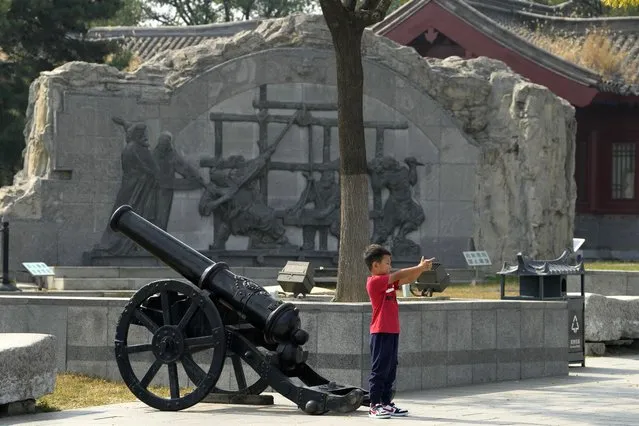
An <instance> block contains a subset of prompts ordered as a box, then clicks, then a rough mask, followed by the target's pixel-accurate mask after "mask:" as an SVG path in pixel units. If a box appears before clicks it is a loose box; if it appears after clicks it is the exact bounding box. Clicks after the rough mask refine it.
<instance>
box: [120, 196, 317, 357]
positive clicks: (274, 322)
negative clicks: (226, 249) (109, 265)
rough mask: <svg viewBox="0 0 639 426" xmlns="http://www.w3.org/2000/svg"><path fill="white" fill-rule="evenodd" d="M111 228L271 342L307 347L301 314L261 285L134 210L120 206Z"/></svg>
mask: <svg viewBox="0 0 639 426" xmlns="http://www.w3.org/2000/svg"><path fill="white" fill-rule="evenodd" d="M110 227H111V229H113V230H114V231H117V232H121V233H122V234H124V235H125V236H127V237H128V238H130V239H131V240H132V241H134V242H135V243H136V244H138V245H139V246H141V247H142V248H144V249H145V250H147V251H148V252H149V253H151V254H152V255H154V256H155V257H157V258H158V259H160V260H161V261H162V262H164V263H165V264H166V265H167V266H169V267H171V268H172V269H173V270H175V271H176V272H178V273H179V274H180V275H182V276H183V277H184V278H186V279H187V280H189V281H190V282H191V283H193V284H195V285H197V286H198V287H200V288H201V289H206V290H208V291H210V292H211V293H212V294H213V296H214V297H216V298H218V299H220V300H221V301H222V302H224V303H225V304H226V305H228V306H230V307H231V308H232V309H234V310H235V311H236V312H238V313H240V314H242V315H244V316H245V317H246V319H247V321H248V322H249V323H251V324H252V325H253V326H254V327H256V328H257V329H259V330H261V331H263V332H264V337H265V338H266V340H267V341H271V342H273V343H292V344H293V345H294V346H297V345H303V344H304V343H306V341H307V340H308V333H307V332H306V331H304V330H303V329H302V328H301V325H300V319H299V312H298V310H297V308H296V307H295V306H294V305H293V304H292V303H282V302H281V301H279V300H276V299H274V298H273V297H272V296H271V295H270V294H269V293H268V292H266V291H265V290H264V288H262V287H261V286H259V285H258V284H256V283H254V282H253V281H251V280H249V279H247V278H244V277H242V276H240V275H236V274H233V273H232V272H231V271H229V270H228V265H226V264H225V263H223V262H214V261H212V260H211V259H209V258H208V257H206V256H204V255H203V254H201V253H200V252H198V251H196V250H194V249H193V248H191V247H189V246H188V245H186V244H184V243H183V242H182V241H180V240H178V239H177V238H175V237H173V236H172V235H170V234H168V233H167V232H165V231H163V230H162V229H160V228H158V227H157V226H155V225H154V224H152V223H151V222H149V221H148V220H146V219H144V218H143V217H142V216H140V215H138V214H137V213H135V212H134V211H133V208H132V207H131V206H128V205H124V206H121V207H119V208H118V209H117V210H116V211H115V212H113V215H112V216H111V220H110Z"/></svg>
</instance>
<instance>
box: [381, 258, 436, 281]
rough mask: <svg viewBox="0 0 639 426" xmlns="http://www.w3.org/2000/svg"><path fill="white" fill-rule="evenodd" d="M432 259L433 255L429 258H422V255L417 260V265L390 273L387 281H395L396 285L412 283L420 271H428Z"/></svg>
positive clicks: (431, 264)
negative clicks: (419, 259) (418, 260)
mask: <svg viewBox="0 0 639 426" xmlns="http://www.w3.org/2000/svg"><path fill="white" fill-rule="evenodd" d="M433 260H435V258H434V257H432V258H430V259H424V256H422V260H421V261H420V262H419V265H417V266H413V267H412V268H404V269H400V270H399V271H395V272H393V273H392V274H390V278H389V280H388V282H389V283H395V282H397V286H400V285H402V284H408V283H412V282H414V281H415V280H416V279H417V277H419V276H420V275H421V274H422V272H424V271H430V269H431V268H432V266H433Z"/></svg>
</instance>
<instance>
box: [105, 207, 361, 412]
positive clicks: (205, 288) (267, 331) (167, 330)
mask: <svg viewBox="0 0 639 426" xmlns="http://www.w3.org/2000/svg"><path fill="white" fill-rule="evenodd" d="M110 227H111V229H113V230H114V231H117V232H121V233H122V234H124V235H125V236H126V237H128V238H130V239H131V240H132V241H134V242H135V243H137V244H138V245H139V246H140V247H142V248H144V249H145V250H147V251H148V252H150V253H151V254H152V255H154V256H155V257H157V258H158V259H159V260H161V261H163V262H164V263H165V264H167V265H168V266H169V267H171V268H172V269H174V270H175V271H177V272H178V273H179V274H180V275H182V276H183V277H184V278H185V279H186V280H187V281H180V280H158V281H154V282H151V283H149V284H147V285H145V286H144V287H142V288H141V289H140V290H138V291H137V292H136V293H135V294H134V295H133V297H132V298H131V299H130V300H129V302H128V303H127V305H126V307H125V308H124V311H123V312H122V314H121V316H120V318H119V321H118V323H117V327H116V332H115V356H116V362H117V365H118V369H119V371H120V375H121V376H122V379H123V380H124V382H125V383H126V385H127V386H128V388H129V389H130V390H131V392H132V393H133V394H134V395H135V396H136V397H137V398H138V399H139V400H140V401H142V402H144V403H145V404H147V405H149V406H151V407H153V408H156V409H159V410H169V411H177V410H182V409H185V408H188V407H190V406H193V405H194V404H197V403H198V402H201V401H203V400H204V399H205V398H206V397H207V395H209V394H211V393H215V394H227V395H230V396H231V397H232V396H238V395H259V394H261V393H262V392H263V391H264V390H266V388H267V387H268V386H270V387H271V388H272V389H273V390H275V391H276V392H278V393H280V394H281V395H283V396H284V397H286V398H288V399H289V400H290V401H292V402H293V403H295V404H296V405H297V406H298V407H299V408H300V409H302V410H303V411H304V412H306V413H308V414H323V413H326V412H328V411H335V412H342V413H344V412H350V411H354V410H356V409H357V408H358V407H359V406H361V405H367V404H368V393H367V392H366V391H365V390H364V389H361V388H359V387H355V386H349V385H340V384H337V383H335V382H332V381H329V380H327V379H326V378H324V377H322V376H321V375H319V374H318V373H317V372H315V371H314V370H313V369H312V368H311V367H310V366H309V365H308V364H306V360H307V356H308V352H307V351H305V350H304V349H303V345H304V344H305V343H306V342H307V341H308V338H309V335H308V333H307V332H306V331H305V330H304V329H303V328H302V326H301V321H300V318H299V311H298V309H297V307H296V306H295V305H294V304H292V303H285V302H283V301H281V300H277V299H275V298H273V297H272V296H271V295H270V294H269V293H268V292H267V291H266V290H264V288H263V287H261V286H259V285H258V284H256V283H254V282H253V281H251V280H249V279H247V278H245V277H243V276H240V275H236V274H234V273H233V272H231V271H230V269H229V267H228V265H227V264H225V263H223V262H214V261H212V260H211V259H209V258H207V257H205V256H204V255H202V254H201V253H199V252H198V251H196V250H194V249H192V248H191V247H189V246H187V245H186V244H184V243H183V242H181V241H179V240H177V239H176V238H174V237H173V236H171V235H170V234H168V233H166V232H165V231H163V230H161V229H160V228H158V227H156V226H155V225H153V224H152V223H150V222H149V221H147V220H146V219H144V218H143V217H141V216H140V215H138V214H136V213H135V212H134V211H133V210H132V208H131V207H130V206H121V207H120V208H118V209H117V210H116V211H115V212H114V213H113V215H112V217H111V220H110ZM141 331H142V333H143V334H146V336H147V338H146V340H145V339H144V338H142V339H141V341H142V343H137V341H136V342H134V340H135V339H133V338H132V336H139V335H140V333H141ZM136 357H137V358H136ZM227 359H228V360H230V361H231V362H230V364H231V365H232V367H233V373H234V376H235V381H236V386H235V389H225V387H224V386H222V385H221V384H219V383H218V381H219V379H220V375H221V373H222V370H223V368H224V365H225V362H226V360H227ZM242 363H244V364H246V365H248V366H249V367H250V369H251V370H252V377H251V378H250V379H247V377H246V374H245V371H244V369H243V368H242ZM140 365H142V367H140ZM180 366H181V367H182V371H183V373H182V374H181V373H180V371H179V370H180V369H179V367H180ZM161 371H165V372H166V374H168V383H169V395H163V394H162V393H161V392H160V391H157V390H156V388H155V387H153V386H151V382H152V381H153V380H154V378H155V377H156V376H157V375H158V374H159V373H160V372H161ZM185 382H186V383H185ZM186 384H188V385H189V386H184V385H186ZM231 400H232V398H231Z"/></svg>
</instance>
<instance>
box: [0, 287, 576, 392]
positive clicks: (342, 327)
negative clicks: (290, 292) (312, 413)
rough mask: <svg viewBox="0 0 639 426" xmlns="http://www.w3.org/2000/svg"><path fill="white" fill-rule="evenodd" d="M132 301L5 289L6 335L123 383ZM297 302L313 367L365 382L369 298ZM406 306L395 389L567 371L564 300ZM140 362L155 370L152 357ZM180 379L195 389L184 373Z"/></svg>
mask: <svg viewBox="0 0 639 426" xmlns="http://www.w3.org/2000/svg"><path fill="white" fill-rule="evenodd" d="M424 299H427V298H424ZM127 302H128V299H123V298H109V297H99V298H79V297H49V296H25V295H22V294H21V295H0V331H3V330H12V331H38V332H43V333H51V334H54V335H56V336H57V337H58V341H57V345H56V346H57V355H58V358H57V365H58V369H59V370H60V371H71V372H76V373H85V374H90V375H95V376H98V377H104V378H107V379H113V380H117V381H121V380H122V379H121V377H120V373H119V371H118V369H117V364H116V361H115V354H114V349H113V341H114V333H115V326H116V324H117V321H118V319H119V317H120V315H121V313H122V310H123V309H124V306H125V305H126V303H127ZM294 303H295V304H296V305H297V306H298V307H299V309H300V316H301V320H302V325H303V327H304V329H305V330H306V331H308V333H309V335H310V339H309V341H308V343H307V344H306V345H305V348H306V350H308V351H309V364H310V365H311V366H313V368H316V369H317V371H318V372H319V373H320V374H322V375H325V376H326V377H328V378H333V380H337V379H339V380H341V381H343V382H345V383H348V384H351V385H354V386H360V387H364V388H368V375H369V373H370V349H369V345H368V342H369V338H370V334H369V324H370V318H371V308H370V304H369V303H331V302H328V301H326V302H320V301H317V302H315V301H310V300H309V301H306V300H298V301H295V302H294ZM399 303H400V320H401V324H402V334H401V335H400V353H399V366H398V385H399V388H398V391H408V390H420V389H428V388H438V387H448V386H457V385H463V384H470V383H483V382H494V381H502V380H520V379H524V378H531V377H541V376H553V375H559V376H561V375H567V374H568V341H569V339H568V327H566V324H567V323H568V310H567V305H566V302H565V301H548V302H547V301H519V300H517V301H489V300H467V301H445V300H423V299H420V300H414V301H411V302H408V301H402V300H400V302H399ZM336 336H339V338H336ZM139 367H140V368H146V370H148V368H149V363H141V364H139ZM227 367H228V368H225V369H224V370H223V371H222V375H221V376H220V379H219V381H218V386H220V387H221V388H224V389H229V388H230V387H231V386H232V384H233V376H232V372H233V369H232V368H231V367H230V366H227ZM146 370H144V371H146ZM166 377H167V375H166V374H162V375H158V377H157V383H155V382H154V383H152V384H163V385H166ZM249 379H250V377H249V376H247V380H249ZM182 380H184V382H183V381H182ZM249 382H250V380H249ZM180 383H184V384H185V386H188V381H187V379H186V378H185V377H184V378H181V379H180Z"/></svg>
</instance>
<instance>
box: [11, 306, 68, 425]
mask: <svg viewBox="0 0 639 426" xmlns="http://www.w3.org/2000/svg"><path fill="white" fill-rule="evenodd" d="M43 319H44V318H43ZM55 377H56V336H53V335H51V334H36V333H0V414H2V413H3V412H4V413H7V414H18V413H19V412H24V411H32V410H33V408H34V401H35V400H36V399H37V398H40V397H42V396H43V395H46V394H48V393H51V392H53V388H54V387H55Z"/></svg>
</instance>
